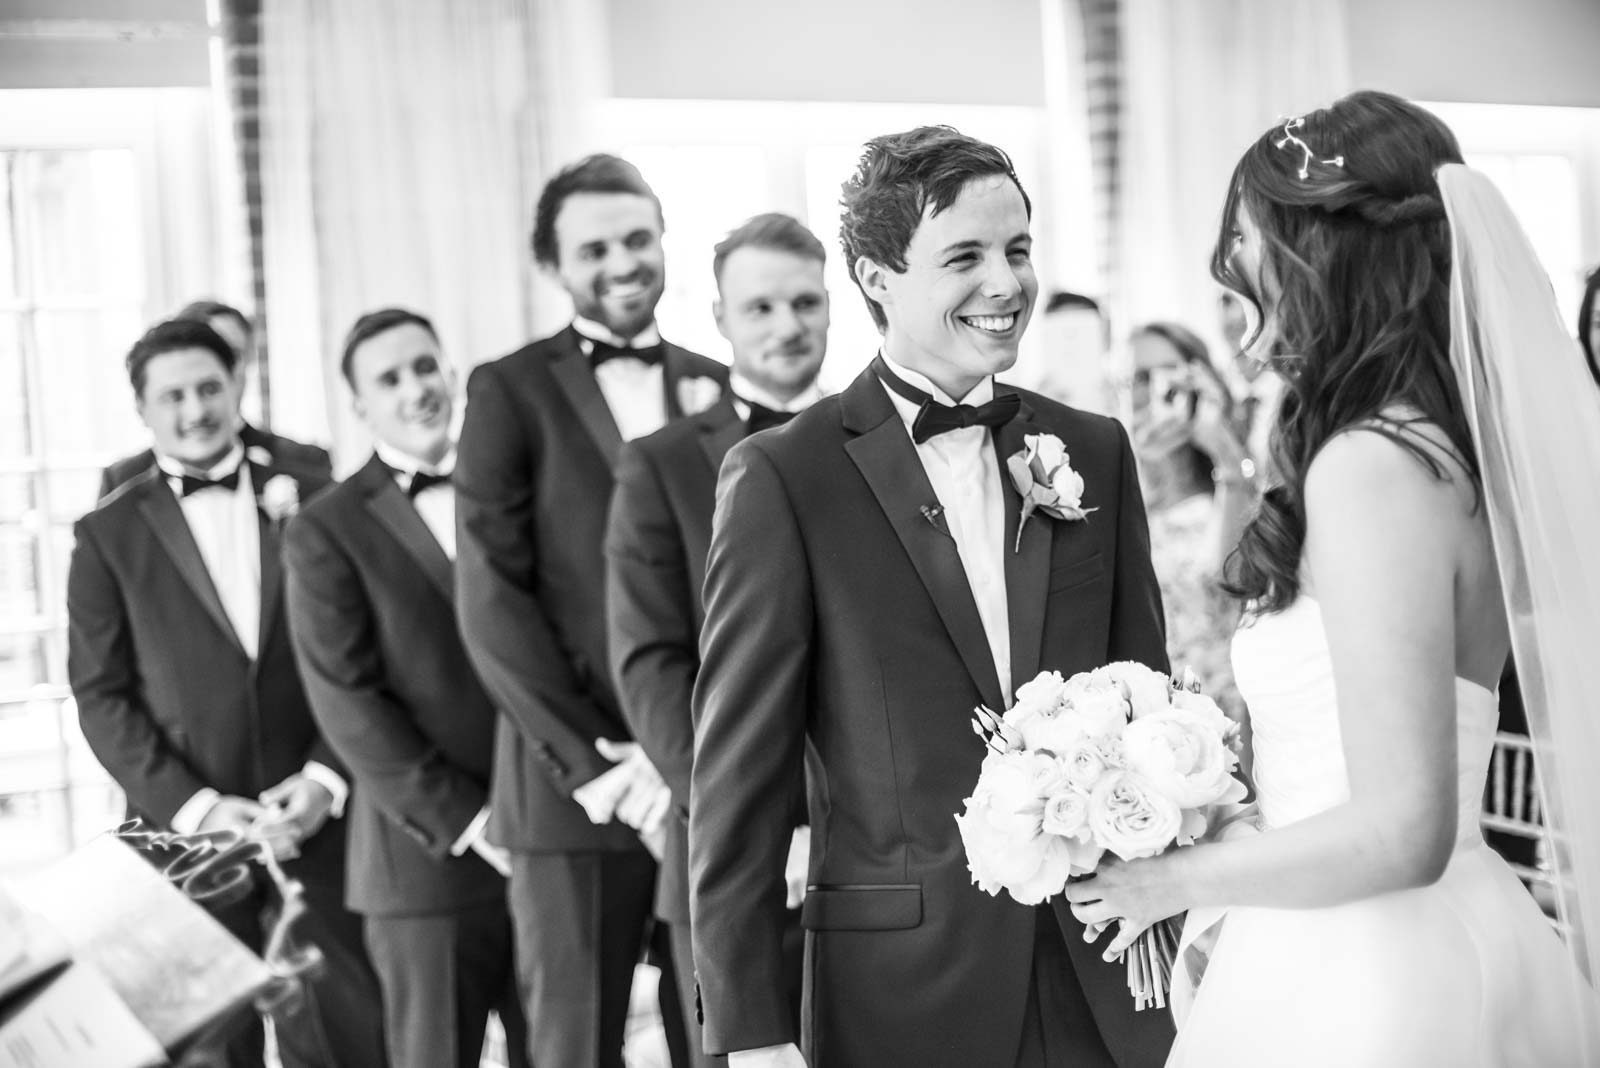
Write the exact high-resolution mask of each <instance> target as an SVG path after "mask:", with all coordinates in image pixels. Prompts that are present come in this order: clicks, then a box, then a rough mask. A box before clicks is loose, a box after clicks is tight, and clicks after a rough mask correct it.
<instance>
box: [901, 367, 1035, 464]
mask: <svg viewBox="0 0 1600 1068" xmlns="http://www.w3.org/2000/svg"><path fill="white" fill-rule="evenodd" d="M872 369H873V371H874V372H875V373H876V374H877V376H878V380H879V381H880V382H882V383H883V384H884V386H885V387H886V388H888V389H891V390H893V391H894V392H896V393H898V394H900V396H902V397H904V398H905V399H906V400H908V401H910V402H911V403H912V404H915V405H917V406H918V407H917V417H916V418H915V419H913V420H912V421H911V440H912V441H914V442H916V443H917V444H918V445H921V444H922V443H923V442H925V441H927V440H928V439H929V438H932V437H937V436H938V435H940V434H944V433H947V432H949V431H951V430H965V429H966V428H967V427H969V426H986V427H989V428H990V429H993V428H994V427H997V426H1005V425H1006V424H1007V423H1009V422H1011V420H1013V419H1015V418H1016V417H1017V410H1018V409H1019V408H1021V407H1022V398H1021V397H1019V396H1017V394H1015V393H999V394H996V395H995V398H994V400H992V401H989V402H988V403H987V404H977V405H973V404H956V405H950V404H940V403H939V402H938V401H936V400H934V399H933V398H932V397H931V396H929V395H928V393H927V391H926V390H921V389H918V388H917V387H916V386H913V385H912V384H911V383H910V382H907V381H906V380H905V379H903V378H901V377H900V376H899V375H897V374H895V373H894V372H893V371H891V370H889V365H888V364H887V363H885V362H884V359H883V357H882V356H879V357H877V358H876V359H874V360H873V361H872Z"/></svg>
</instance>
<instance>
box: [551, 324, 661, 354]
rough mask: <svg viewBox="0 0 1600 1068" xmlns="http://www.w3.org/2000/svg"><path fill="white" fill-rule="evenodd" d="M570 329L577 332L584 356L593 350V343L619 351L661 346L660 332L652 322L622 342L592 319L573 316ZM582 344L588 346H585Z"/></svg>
mask: <svg viewBox="0 0 1600 1068" xmlns="http://www.w3.org/2000/svg"><path fill="white" fill-rule="evenodd" d="M572 329H574V330H576V331H577V332H578V343H579V344H580V345H582V346H583V350H584V355H585V356H587V355H588V354H589V352H590V350H591V349H593V348H594V345H595V342H603V343H604V344H607V345H611V346H614V347H616V348H619V349H648V348H652V347H653V346H656V345H659V344H661V330H660V329H659V328H658V327H657V326H656V324H655V323H653V322H652V323H651V324H650V325H649V326H647V327H645V328H644V329H643V330H641V331H639V333H637V334H635V335H634V336H633V338H632V339H631V340H628V341H624V340H622V339H621V338H620V337H618V336H617V335H616V334H615V333H614V332H612V331H611V330H610V329H609V328H607V327H605V326H603V325H602V324H600V323H597V322H595V321H594V320H593V319H585V318H584V317H583V316H581V315H575V316H573V318H572ZM584 342H588V344H586V345H585V344H583V343H584Z"/></svg>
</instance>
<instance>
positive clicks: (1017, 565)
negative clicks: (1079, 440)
mask: <svg viewBox="0 0 1600 1068" xmlns="http://www.w3.org/2000/svg"><path fill="white" fill-rule="evenodd" d="M1000 388H1001V389H1002V390H1004V389H1005V388H1006V387H1004V386H1001V387H1000ZM1032 416H1033V412H1032V411H1031V410H1030V409H1029V408H1028V406H1027V404H1026V402H1024V404H1023V407H1022V409H1021V410H1020V411H1019V412H1018V413H1017V417H1016V418H1015V419H1013V420H1011V422H1009V423H1007V424H1006V425H1005V426H1002V427H1000V428H999V429H998V430H997V431H995V436H994V446H995V454H996V456H995V458H996V459H997V460H998V461H999V463H1000V492H1001V495H1002V496H1003V497H1004V498H1005V502H1006V545H1005V549H1006V612H1007V615H1008V616H1009V617H1010V624H1011V692H1012V693H1015V692H1016V691H1017V688H1018V687H1019V686H1021V685H1022V684H1023V683H1025V682H1028V681H1029V680H1030V679H1032V678H1033V677H1034V676H1035V675H1037V674H1038V673H1039V657H1040V652H1041V645H1042V643H1043V641H1044V610H1045V604H1046V602H1047V601H1048V599H1049V593H1050V590H1049V580H1050V547H1051V542H1052V541H1053V538H1052V532H1053V526H1054V520H1052V519H1050V518H1049V517H1048V516H1046V515H1043V514H1041V513H1039V512H1035V513H1034V514H1033V515H1032V516H1030V517H1029V518H1028V522H1027V523H1026V524H1024V525H1023V526H1022V539H1021V541H1020V542H1019V541H1018V539H1017V527H1018V524H1019V523H1021V519H1022V495H1021V494H1019V493H1018V492H1017V489H1016V487H1015V486H1014V485H1012V482H1011V472H1009V471H1007V470H1006V457H1008V456H1011V455H1012V454H1014V453H1016V452H1018V451H1020V450H1021V449H1022V448H1023V447H1024V444H1025V443H1024V441H1023V438H1024V436H1025V435H1027V434H1037V433H1042V432H1043V431H1042V429H1041V428H1040V427H1037V426H1034V425H1033V424H1032V423H1031V419H1032Z"/></svg>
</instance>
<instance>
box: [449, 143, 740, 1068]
mask: <svg viewBox="0 0 1600 1068" xmlns="http://www.w3.org/2000/svg"><path fill="white" fill-rule="evenodd" d="M662 225H663V224H662V216H661V204H660V201H659V200H658V199H657V198H656V195H655V193H654V192H653V191H652V190H651V188H650V187H649V185H647V184H646V183H645V181H644V179H643V178H642V177H641V176H640V174H639V172H638V170H636V169H635V168H634V167H633V165H632V164H629V163H627V162H625V161H624V160H620V159H617V158H616V157H614V156H605V155H597V156H590V157H588V158H586V159H583V160H580V161H578V162H577V163H574V164H572V165H570V166H568V167H566V168H564V169H563V170H562V171H561V172H560V173H558V174H557V175H556V176H555V177H554V178H552V179H551V180H550V182H549V183H548V184H547V185H546V186H545V188H544V190H543V192H542V193H541V194H540V196H539V202H538V205H537V206H536V208H535V220H534V229H533V253H534V258H535V260H537V261H538V263H539V264H540V265H541V266H542V267H544V268H546V269H547V270H549V271H550V272H551V273H552V274H553V275H554V276H555V277H556V278H557V279H558V280H559V281H560V283H561V284H562V286H563V287H564V288H565V289H566V291H567V292H568V293H569V294H570V295H571V297H572V300H573V304H574V305H575V309H576V313H577V315H576V318H575V319H574V321H573V323H572V325H571V326H569V327H567V328H566V329H564V330H562V331H561V332H559V333H557V334H556V335H554V336H553V337H548V338H545V339H544V340H542V341H536V342H533V343H532V344H530V345H527V346H525V347H523V348H522V349H519V350H518V351H516V352H514V353H512V354H511V355H509V356H506V357H503V358H502V359H499V360H496V361H494V362H492V363H488V364H484V365H482V366H480V367H478V368H477V369H476V370H474V371H473V372H472V376H471V378H470V380H469V381H468V384H467V396H468V407H467V416H466V422H465V426H464V427H463V429H462V432H461V443H460V450H459V458H458V460H457V463H456V471H455V486H456V511H457V531H458V542H457V545H458V549H459V556H458V567H457V575H456V603H457V605H458V607H459V611H460V615H461V629H462V634H463V635H464V637H465V638H466V643H467V649H468V651H469V653H470V654H471V655H472V657H473V661H474V663H475V664H476V665H477V668H478V673H479V675H480V676H482V678H483V681H484V684H485V685H486V687H487V688H488V690H489V693H490V696H491V697H493V699H494V702H495V705H496V707H497V708H499V709H500V711H501V713H502V719H501V725H500V728H499V734H498V736H497V739H496V748H495V768H494V777H493V783H492V789H491V802H490V807H491V809H492V811H493V816H492V818H491V820H490V837H491V838H493V839H494V841H495V842H497V843H499V844H501V845H503V846H505V847H506V848H507V849H509V850H510V851H511V886H510V899H511V915H512V920H513V923H514V925H515V929H516V938H517V947H516V952H517V970H518V974H519V980H520V984H521V988H522V996H523V1005H524V1008H525V1010H526V1013H527V1023H528V1033H529V1036H530V1038H529V1047H528V1052H529V1055H530V1057H531V1059H532V1060H533V1061H534V1063H536V1064H539V1065H560V1066H564V1065H572V1066H574V1068H577V1066H584V1068H587V1066H590V1065H600V1066H620V1065H621V1064H622V1036H623V1030H624V1026H625V1024H626V1021H627V1011H628V995H629V991H630V989H631V984H632V978H633V969H634V964H635V962H636V961H637V960H638V958H639V951H640V946H641V942H642V940H643V937H644V934H645V931H646V929H647V928H648V926H649V924H650V903H651V897H652V893H653V891H654V887H655V872H656V863H655V860H654V859H653V858H652V856H651V854H650V852H649V851H647V849H646V847H645V845H644V844H643V840H642V836H641V833H640V832H641V830H642V831H645V832H656V833H659V830H660V823H661V821H662V819H663V818H664V816H665V815H666V810H667V807H668V805H669V803H670V796H669V794H668V791H667V788H666V786H665V785H664V784H663V783H662V781H661V777H660V776H659V775H658V774H657V772H656V770H655V769H654V768H653V767H651V765H650V762H649V760H648V759H647V758H646V757H645V756H644V754H643V753H642V752H641V751H640V750H639V747H638V746H637V745H636V744H634V743H633V742H632V741H631V740H630V735H629V731H628V727H627V724H626V723H625V722H624V721H623V718H622V713H621V710H620V707H619V705H618V701H617V695H616V691H615V690H614V689H613V687H612V684H611V680H610V677H609V672H608V670H607V663H608V661H607V656H606V627H605V590H604V578H605V558H604V553H603V551H602V547H601V543H602V539H603V537H604V535H605V524H606V511H607V505H608V503H609V501H610V499H611V490H612V485H613V481H612V469H613V467H614V466H615V464H616V460H617V453H618V452H619V450H620V449H621V448H622V443H623V442H624V441H626V440H630V439H632V438H636V437H641V436H643V435H645V434H649V433H651V432H653V431H655V430H659V429H660V428H661V427H662V426H664V425H665V424H666V423H667V421H668V420H670V419H675V418H677V417H679V416H681V415H684V414H687V413H692V412H695V411H699V410H701V409H703V408H705V407H707V406H709V405H710V404H711V403H714V402H715V401H716V399H717V398H718V397H719V396H720V395H721V387H722V385H723V384H724V383H726V381H727V371H726V369H725V368H724V367H723V366H722V365H721V364H718V363H717V362H715V361H713V360H708V359H706V358H705V357H704V356H699V355H696V354H695V353H692V352H688V351H685V350H684V349H681V348H679V347H677V346H676V345H672V344H668V343H666V342H663V341H662V340H661V335H660V332H659V331H658V330H657V329H656V324H655V309H656V304H657V302H658V301H659V300H660V299H661V292H662V286H663V282H664V268H665V265H664V262H663V258H662V251H661V233H662ZM663 976H664V978H663V982H662V1002H663V1006H662V1010H663V1011H662V1015H663V1017H664V1019H665V1021H666V1023H667V1025H668V1029H669V1039H672V1038H673V1036H674V1032H676V1041H677V1042H678V1043H680V1044H681V1042H682V1040H683V1035H682V1034H681V1029H679V1028H678V1024H679V1023H680V1022H681V1016H680V1015H679V1010H678V1006H677V1001H676V992H675V990H674V989H673V986H672V984H671V982H670V981H668V980H669V979H670V976H671V972H670V970H669V969H664V970H663Z"/></svg>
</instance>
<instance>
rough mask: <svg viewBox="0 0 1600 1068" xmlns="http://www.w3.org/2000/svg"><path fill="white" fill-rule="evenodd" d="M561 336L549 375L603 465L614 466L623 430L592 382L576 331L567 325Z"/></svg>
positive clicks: (592, 371)
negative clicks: (562, 339) (601, 459)
mask: <svg viewBox="0 0 1600 1068" xmlns="http://www.w3.org/2000/svg"><path fill="white" fill-rule="evenodd" d="M564 338H565V343H564V344H563V346H562V351H561V352H559V353H558V354H557V355H555V356H552V357H551V358H550V374H551V375H552V376H553V377H554V378H555V380H556V385H557V386H558V387H560V389H561V392H562V393H564V394H566V397H567V402H568V403H569V404H571V405H572V410H573V411H574V412H576V413H577V416H578V421H579V422H581V423H582V424H583V429H584V430H585V431H587V432H588V434H589V437H590V439H591V440H593V441H594V444H595V448H597V449H599V450H600V455H602V456H604V457H605V459H606V464H607V465H608V466H611V467H615V466H616V464H617V453H618V452H619V451H620V450H621V449H622V433H621V432H620V431H619V430H618V429H617V421H616V420H615V419H613V418H612V416H611V409H610V408H609V407H607V406H606V398H605V394H603V393H601V392H600V383H598V382H596V381H595V377H594V368H592V367H590V366H589V361H588V360H587V359H586V358H585V357H584V355H583V349H582V348H580V347H579V345H578V334H577V331H575V330H573V329H572V328H571V327H568V328H567V330H566V331H565V334H564Z"/></svg>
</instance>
